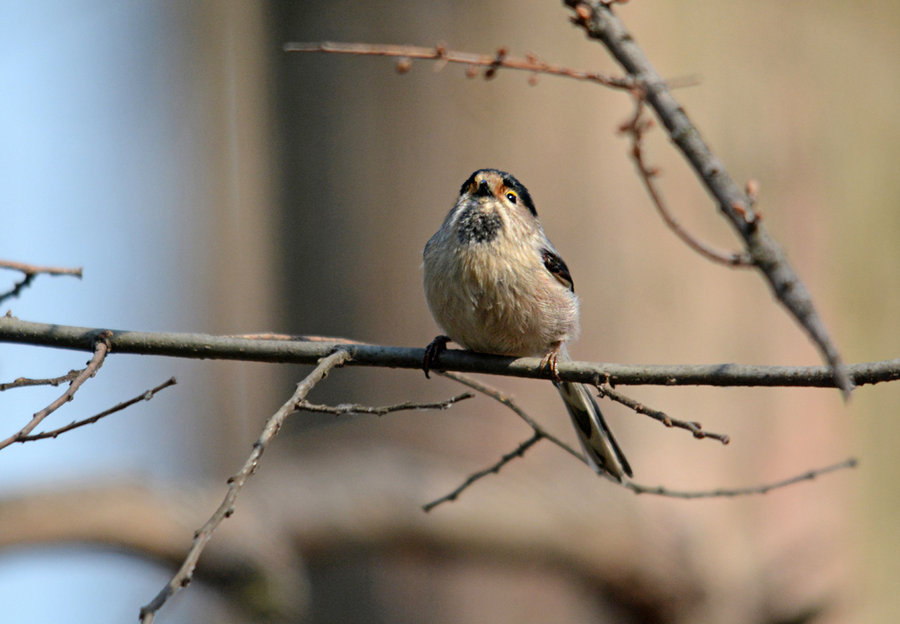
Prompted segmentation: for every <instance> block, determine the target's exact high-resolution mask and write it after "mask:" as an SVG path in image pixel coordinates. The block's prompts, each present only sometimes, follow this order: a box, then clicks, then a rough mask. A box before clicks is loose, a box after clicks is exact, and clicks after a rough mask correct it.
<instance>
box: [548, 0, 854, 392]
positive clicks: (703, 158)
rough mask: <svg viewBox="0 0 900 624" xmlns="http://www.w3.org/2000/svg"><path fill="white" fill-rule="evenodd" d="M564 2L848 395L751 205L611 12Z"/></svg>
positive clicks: (804, 299) (848, 380)
mask: <svg viewBox="0 0 900 624" xmlns="http://www.w3.org/2000/svg"><path fill="white" fill-rule="evenodd" d="M564 2H565V4H566V5H568V6H570V7H572V8H573V9H574V10H575V16H574V17H573V18H572V20H573V22H575V23H576V24H577V25H579V26H581V27H583V28H584V30H585V32H586V33H587V35H588V37H590V38H592V39H598V40H599V41H601V42H602V43H603V44H604V45H605V46H606V48H607V49H608V50H609V52H610V54H612V55H613V57H614V58H615V59H616V60H617V61H618V62H619V63H620V64H621V65H622V67H623V68H624V69H625V71H626V72H628V74H629V75H630V76H633V77H634V79H635V80H636V82H637V83H638V85H639V86H640V88H641V89H642V90H643V92H644V94H645V96H646V99H647V103H648V104H649V105H650V106H651V107H652V108H653V110H654V111H656V114H657V116H658V117H659V119H660V121H661V122H662V124H663V125H664V126H665V128H666V131H667V132H668V133H669V136H670V137H671V138H672V141H674V142H675V144H676V145H677V146H678V148H679V149H680V150H681V152H682V154H684V156H685V158H686V159H687V160H688V162H689V163H690V165H691V166H692V167H693V169H694V171H695V172H696V173H697V175H698V176H699V177H700V179H701V181H702V182H703V185H704V186H705V187H706V188H707V190H708V191H709V192H710V194H711V195H712V196H713V197H714V198H715V200H716V201H717V202H718V204H719V209H720V210H721V212H722V213H723V214H724V215H725V216H726V217H727V218H728V220H729V221H730V222H731V224H732V225H733V226H734V228H735V230H736V231H737V232H738V233H739V234H740V236H741V237H742V238H743V240H744V246H745V248H746V250H747V252H748V253H749V254H750V257H751V258H752V259H753V263H754V264H755V265H756V266H757V267H758V268H759V270H760V271H761V272H762V273H763V275H764V276H765V277H766V279H767V281H768V282H769V285H770V286H771V288H772V292H773V294H774V295H775V297H776V298H777V299H778V300H779V301H780V302H781V303H782V305H783V306H784V307H785V308H786V309H787V310H788V311H789V312H790V313H791V314H792V315H793V316H794V318H795V319H796V320H797V321H798V322H799V323H800V325H801V326H802V327H803V328H804V329H805V330H806V332H807V334H808V335H809V337H810V338H811V339H812V341H813V343H815V345H816V347H817V348H818V349H819V351H820V352H821V354H822V357H823V358H824V359H825V361H826V362H827V363H828V365H829V366H830V367H831V369H832V374H833V376H834V380H835V385H836V386H837V387H838V388H840V389H841V390H842V392H843V393H844V396H845V397H846V396H848V395H849V393H850V392H851V391H852V390H853V378H852V376H851V375H850V372H849V371H848V370H847V368H846V366H844V364H843V362H842V361H841V357H840V354H839V353H838V351H837V348H836V347H835V346H834V344H833V343H832V341H831V338H830V337H829V335H828V332H827V331H826V330H825V326H824V324H823V323H822V321H821V319H820V318H819V315H818V313H817V312H816V309H815V307H814V306H813V303H812V298H811V297H810V295H809V292H808V291H807V290H806V286H804V284H803V282H802V281H800V278H799V277H798V276H797V274H796V273H795V272H794V270H793V269H792V268H791V266H790V264H788V261H787V258H786V256H785V254H784V251H783V250H782V249H781V246H780V245H778V243H776V242H775V241H774V240H773V239H772V238H771V237H770V236H769V234H768V233H767V232H766V231H765V228H763V226H762V224H761V223H760V218H759V214H758V213H756V212H754V210H753V202H752V201H751V200H750V198H749V197H748V196H747V194H746V193H745V192H744V191H743V190H742V189H741V188H740V187H739V186H738V185H737V184H736V183H735V181H734V180H733V179H732V178H731V176H730V175H729V174H728V171H727V170H726V169H725V165H724V164H723V163H722V162H721V161H720V160H719V159H718V158H716V156H715V155H714V154H713V153H712V151H711V150H710V148H709V146H707V144H706V143H705V142H704V141H703V138H702V137H701V136H700V132H699V131H698V130H697V128H696V126H694V124H693V123H692V122H691V120H690V118H688V116H687V113H685V112H684V109H683V108H682V107H681V105H680V104H679V103H678V101H677V100H675V98H674V97H673V96H672V93H671V91H670V90H669V88H668V86H667V85H666V83H665V82H664V81H663V79H662V78H661V77H660V76H659V74H658V73H657V72H656V70H655V69H654V68H653V66H652V65H651V64H650V61H649V60H648V59H647V57H646V55H645V54H644V52H643V50H641V48H640V47H639V46H638V45H637V43H636V42H635V40H634V37H632V35H631V34H630V33H629V32H628V30H627V29H626V28H625V25H624V24H623V23H622V22H621V21H620V20H619V19H618V18H617V17H616V16H615V15H614V14H613V12H612V9H611V7H610V6H609V5H608V4H606V3H604V2H601V1H599V0H587V1H583V0H564Z"/></svg>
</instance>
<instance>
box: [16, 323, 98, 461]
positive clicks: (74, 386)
mask: <svg viewBox="0 0 900 624" xmlns="http://www.w3.org/2000/svg"><path fill="white" fill-rule="evenodd" d="M109 336H110V334H109V332H100V333H99V334H95V335H94V357H92V358H91V359H90V361H89V362H88V363H87V366H86V367H85V368H84V369H83V370H82V371H81V372H79V373H78V376H77V377H75V378H74V379H73V380H72V382H71V383H70V384H69V387H68V388H66V391H65V392H63V393H62V394H61V395H60V396H59V397H58V398H57V399H56V400H54V401H53V402H52V403H50V405H48V406H47V407H45V408H44V409H42V410H41V411H39V412H36V413H35V414H34V415H33V416H32V417H31V420H30V421H29V422H28V424H27V425H25V426H24V427H22V428H21V429H20V430H19V431H17V432H16V433H14V434H13V435H11V436H9V437H8V438H6V439H5V440H3V441H0V449H4V448H6V447H7V446H9V445H10V444H13V443H15V442H18V441H19V440H21V439H22V438H24V437H25V436H27V435H28V434H29V433H31V432H32V431H34V428H35V427H37V426H38V425H39V424H41V421H43V420H44V419H45V418H46V417H47V416H49V415H50V414H52V413H53V412H55V411H56V410H57V409H59V408H60V407H61V406H62V405H64V404H65V403H67V402H69V401H71V400H72V399H73V398H75V393H76V392H77V391H78V389H79V388H80V387H81V386H82V384H84V382H86V381H87V380H88V379H90V378H91V377H93V376H94V375H96V374H97V371H98V370H100V367H101V366H102V365H103V361H104V360H105V359H106V355H107V353H109V348H110V347H109Z"/></svg>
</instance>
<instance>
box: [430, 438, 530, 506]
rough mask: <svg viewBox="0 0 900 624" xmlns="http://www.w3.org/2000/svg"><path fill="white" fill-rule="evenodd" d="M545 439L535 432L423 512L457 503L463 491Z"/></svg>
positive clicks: (437, 499) (433, 502)
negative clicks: (443, 504) (446, 504)
mask: <svg viewBox="0 0 900 624" xmlns="http://www.w3.org/2000/svg"><path fill="white" fill-rule="evenodd" d="M543 437H544V436H543V434H542V433H541V432H539V431H535V432H534V435H532V436H531V437H530V438H528V439H527V440H525V441H524V442H522V443H521V444H520V445H519V446H517V447H516V448H515V449H514V450H512V451H510V452H509V453H507V454H506V455H504V456H503V457H501V458H500V460H499V461H497V462H496V463H494V464H491V465H490V466H488V467H487V468H485V469H484V470H479V471H478V472H476V473H474V474H472V475H469V478H468V479H466V480H465V481H463V483H462V484H461V485H460V486H459V487H457V488H456V489H455V490H453V491H452V492H450V493H449V494H445V495H444V496H441V497H440V498H436V499H434V500H433V501H431V502H430V503H426V504H425V505H422V511H425V512H426V513H427V512H429V511H431V510H432V509H434V508H435V507H437V506H438V505H440V504H441V503H446V502H450V501H455V500H456V499H457V497H458V496H459V495H460V494H462V493H463V491H465V490H466V488H468V487H469V486H470V485H472V484H473V483H475V482H476V481H478V480H479V479H481V478H483V477H486V476H488V475H490V474H497V473H498V472H500V469H501V468H503V466H505V465H506V464H508V463H509V462H511V461H512V460H514V459H515V458H516V457H522V456H523V455H525V451H527V450H528V449H529V448H531V447H532V446H534V445H535V444H537V443H538V442H539V441H540V440H541V438H543Z"/></svg>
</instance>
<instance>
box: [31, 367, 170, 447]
mask: <svg viewBox="0 0 900 624" xmlns="http://www.w3.org/2000/svg"><path fill="white" fill-rule="evenodd" d="M176 383H177V382H176V381H175V378H174V377H170V378H169V379H167V380H166V381H164V382H162V383H161V384H159V385H158V386H156V387H155V388H151V389H150V390H147V391H146V392H144V393H143V394H139V395H138V396H136V397H134V398H132V399H128V400H127V401H123V402H122V403H119V404H118V405H115V406H113V407H111V408H109V409H107V410H104V411H102V412H100V413H99V414H94V415H93V416H91V417H90V418H84V419H82V420H76V421H73V422H70V423H69V424H68V425H66V426H65V427H60V428H59V429H53V430H51V431H42V432H40V433H35V434H33V435H26V436H22V437H20V438H19V439H18V440H16V442H33V441H35V440H45V439H47V438H56V437H58V436H59V435H60V434H63V433H66V432H67V431H71V430H72V429H78V428H79V427H84V426H85V425H92V424H94V423H95V422H97V421H98V420H100V419H101V418H104V417H106V416H109V415H110V414H115V413H116V412H120V411H122V410H123V409H125V408H126V407H131V406H132V405H134V404H135V403H138V402H140V401H149V400H150V399H152V398H153V397H154V395H156V393H157V392H159V391H160V390H165V389H166V388H168V387H169V386H174V385H175V384H176Z"/></svg>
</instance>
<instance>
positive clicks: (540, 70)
mask: <svg viewBox="0 0 900 624" xmlns="http://www.w3.org/2000/svg"><path fill="white" fill-rule="evenodd" d="M284 51H285V52H330V53H335V54H355V55H359V56H389V57H393V58H396V59H399V60H398V61H397V70H398V71H399V72H401V73H405V72H406V71H409V62H410V59H414V58H417V59H427V60H433V61H441V62H443V63H462V64H463V65H468V66H469V71H468V75H469V76H470V77H474V76H475V75H476V74H475V72H473V71H472V69H473V68H476V67H484V68H486V69H485V71H484V77H485V78H487V79H490V78H493V77H494V74H495V73H496V71H497V68H499V67H503V68H506V69H518V70H524V71H529V72H532V74H551V75H554V76H565V77H566V78H574V79H575V80H586V81H588V82H594V83H597V84H601V85H604V86H607V87H612V88H616V89H629V88H631V86H632V84H633V83H632V81H631V80H630V79H627V78H615V77H612V76H606V75H604V74H601V73H600V72H589V71H584V70H580V69H571V68H569V67H563V66H562V65H555V64H553V63H547V62H545V61H542V60H540V59H538V58H537V57H536V56H535V55H534V54H528V55H527V56H525V57H524V58H522V57H517V56H509V55H508V54H507V51H506V49H505V48H500V49H499V50H497V52H495V53H494V54H473V53H471V52H458V51H454V50H448V49H447V48H446V46H443V45H437V46H435V47H433V48H426V47H422V46H411V45H385V44H377V43H338V42H333V41H322V42H314V43H305V42H299V43H286V44H284ZM436 69H440V66H438V67H437V68H436Z"/></svg>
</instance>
